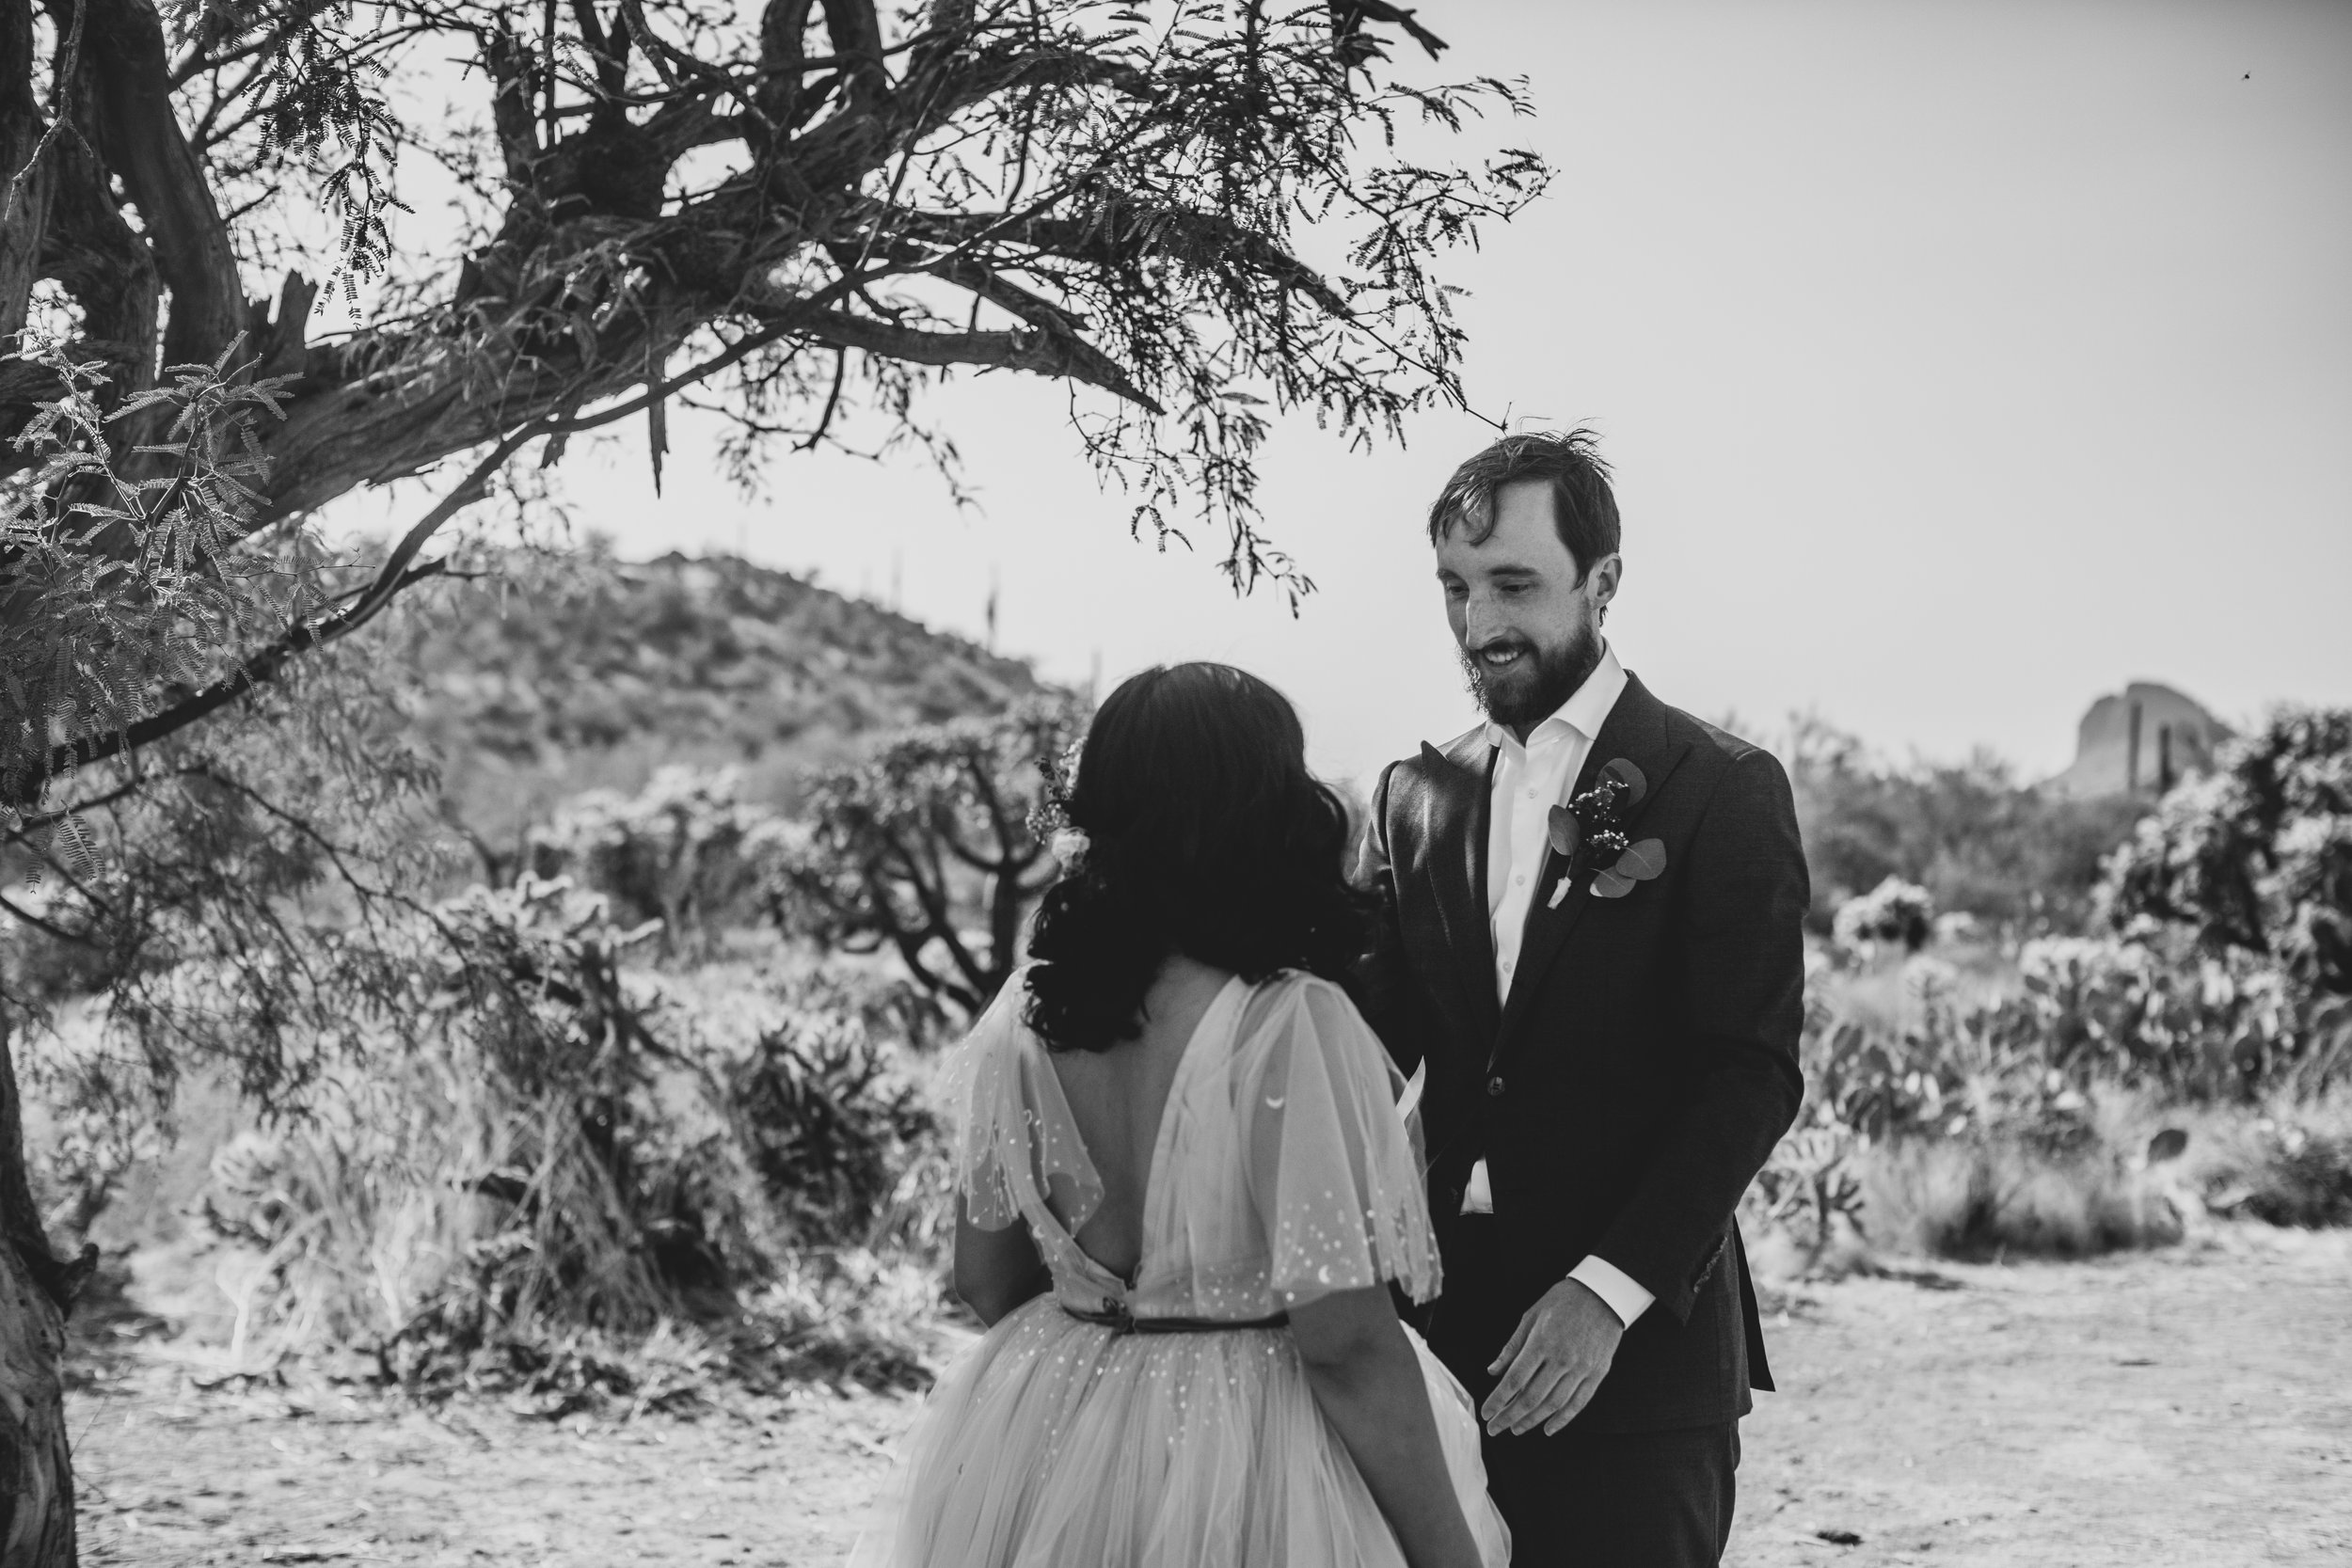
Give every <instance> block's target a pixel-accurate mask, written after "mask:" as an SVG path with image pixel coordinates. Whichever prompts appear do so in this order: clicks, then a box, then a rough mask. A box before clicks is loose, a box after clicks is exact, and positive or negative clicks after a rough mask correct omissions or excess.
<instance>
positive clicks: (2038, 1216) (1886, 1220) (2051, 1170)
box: [1856, 1130, 2181, 1261]
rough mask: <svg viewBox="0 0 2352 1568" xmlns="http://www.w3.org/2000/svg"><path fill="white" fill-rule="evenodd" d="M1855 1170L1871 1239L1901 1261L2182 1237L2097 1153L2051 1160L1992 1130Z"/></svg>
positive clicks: (2157, 1206)
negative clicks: (1912, 1256) (1910, 1255)
mask: <svg viewBox="0 0 2352 1568" xmlns="http://www.w3.org/2000/svg"><path fill="white" fill-rule="evenodd" d="M1856 1164H1857V1165H1858V1172H1857V1180H1858V1182H1859V1184H1860V1185H1861V1187H1862V1189H1863V1191H1864V1194H1865V1198H1866V1204H1865V1206H1866V1210H1867V1213H1868V1214H1869V1216H1870V1223H1871V1227H1872V1234H1873V1236H1874V1239H1876V1240H1877V1241H1879V1242H1882V1243H1885V1244H1888V1245H1890V1246H1894V1247H1897V1248H1899V1249H1901V1250H1905V1251H1913V1252H1920V1253H1925V1254H1928V1255H1929V1256H1931V1257H1938V1258H1956V1259H1964V1260H1972V1261H1981V1260H1983V1259H1992V1258H1998V1257H2002V1256H2004V1255H2010V1254H2017V1255H2027V1256H2039V1257H2049V1258H2088V1257H2093V1256H2096V1255H2098V1254H2100V1253H2104V1252H2113V1251H2117V1250H2119V1249H2122V1248H2126V1247H2137V1246H2148V1245H2158V1244H2163V1243H2170V1242H2175V1241H2178V1240H2180V1237H2181V1221H2180V1215H2179V1213H2178V1212H2177V1211H2175V1210H2174V1209H2173V1208H2171V1207H2170V1206H2169V1205H2166V1204H2162V1203H2157V1202H2152V1201H2151V1200H2150V1197H2149V1195H2148V1194H2147V1193H2145V1192H2144V1191H2143V1189H2142V1187H2141V1185H2140V1184H2139V1183H2138V1182H2137V1180H2135V1178H2134V1173H2133V1172H2132V1171H2131V1170H2129V1169H2128V1168H2127V1166H2126V1165H2125V1164H2124V1163H2123V1162H2122V1161H2121V1160H2118V1159H2116V1158H2113V1157H2111V1155H2110V1154H2109V1152H2108V1151H2107V1150H2106V1148H2103V1147H2098V1146H2092V1147H2088V1148H2076V1149H2074V1150H2071V1151H2067V1152H2061V1153H2053V1152H2052V1151H2050V1150H2048V1149H2044V1148H2035V1147H2034V1146H2033V1145H2032V1144H2031V1142H2030V1141H2028V1140H2026V1139H2021V1138H2014V1137H2009V1136H2005V1135H2003V1134H2002V1133H2001V1132H1999V1131H1997V1130H1996V1131H1995V1132H1994V1133H1993V1134H1992V1135H1990V1136H1979V1137H1974V1138H1953V1139H1926V1138H1914V1139H1906V1140H1902V1141H1899V1142H1896V1143H1892V1144H1887V1145H1883V1146H1881V1147H1879V1148H1874V1149H1872V1150H1871V1151H1870V1152H1869V1154H1868V1155H1867V1157H1866V1158H1864V1159H1862V1160H1860V1161H1858V1162H1857V1163H1856Z"/></svg>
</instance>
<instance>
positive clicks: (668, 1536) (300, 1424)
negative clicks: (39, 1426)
mask: <svg viewBox="0 0 2352 1568" xmlns="http://www.w3.org/2000/svg"><path fill="white" fill-rule="evenodd" d="M1772 1345H1773V1354H1774V1358H1775V1361H1776V1363H1777V1364H1778V1367H1779V1370H1780V1371H1781V1381H1782V1388H1783V1390H1784V1391H1783V1392H1782V1393H1781V1394H1779V1395H1778V1396H1776V1397H1772V1398H1769V1399H1766V1400H1764V1401H1762V1402H1761V1404H1760V1407H1759V1409H1758V1411H1757V1413H1756V1416H1755V1418H1752V1419H1751V1420H1750V1421H1749V1423H1748V1424H1747V1427H1746V1429H1745V1433H1744V1436H1745V1443H1746V1453H1747V1458H1746V1462H1745V1465H1744V1466H1743V1468H1742V1471H1741V1478H1740V1479H1741V1501H1740V1526H1739V1529H1738V1531H1737V1533H1736V1534H1735V1536H1734V1539H1733V1545H1732V1555H1731V1562H1732V1563H1733V1564H1735V1565H1736V1568H1787V1565H1792V1564H1807V1565H1811V1564H1820V1563H1829V1562H1837V1563H1846V1564H1854V1565H1862V1564H1877V1563H1897V1562H1920V1563H1934V1564H1951V1565H1962V1564H1984V1565H1992V1564H2004V1565H2006V1564H2024V1563H2048V1564H2064V1565H2069V1568H2074V1565H2080V1568H2097V1565H2102V1564H2131V1565H2132V1568H2151V1565H2156V1564H2173V1563H2178V1564H2195V1565H2197V1568H2227V1565H2230V1564H2237V1563H2249V1564H2252V1563H2313V1564H2317V1563H2331V1564H2341V1563H2344V1562H2347V1561H2352V1234H2346V1233H2341V1232H2340V1233H2334V1234H2327V1235H2303V1234H2297V1233H2282V1232H2270V1231H2264V1230H2258V1229H2246V1230H2237V1231H2233V1232H2230V1233H2227V1234H2225V1235H2224V1236H2223V1237H2221V1238H2220V1239H2219V1240H2217V1242H2214V1243H2209V1244H2208V1245H2206V1246H2204V1247H2201V1248H2197V1249H2182V1250H2176V1251H2174V1252H2171V1253H2168V1254H2162V1255H2153V1256H2139V1257H2133V1258H2126V1259H2113V1260H2108V1261H2105V1262H2097V1263H2084V1264H2046V1263H2045V1264H2029V1265H2022V1266H2015V1267H1999V1266H1984V1267H1960V1266H1950V1265H1946V1266H1940V1267H1939V1269H1938V1270H1937V1271H1936V1273H1935V1274H1934V1275H1928V1276H1924V1277H1920V1278H1914V1279H1890V1278H1869V1279H1854V1280H1848V1281H1844V1282H1841V1283H1838V1284H1836V1285H1829V1286H1821V1287H1816V1288H1812V1289H1810V1290H1808V1291H1803V1292H1800V1293H1798V1294H1797V1295H1795V1296H1794V1297H1792V1298H1791V1299H1790V1301H1789V1303H1788V1313H1787V1316H1786V1321H1784V1322H1782V1323H1778V1324H1777V1325H1776V1326H1775V1327H1774V1328H1773V1329H1772ZM80 1382H81V1384H82V1386H81V1387H80V1388H79V1389H78V1390H77V1392H76V1393H75V1394H74V1395H73V1397H72V1418H73V1422H74V1427H75V1430H76V1432H77V1433H78V1434H79V1438H78V1441H79V1449H78V1457H79V1465H80V1468H81V1474H82V1484H83V1488H84V1513H83V1541H84V1559H85V1561H87V1562H89V1563H91V1564H117V1563H122V1564H129V1563H137V1564H143V1565H154V1568H173V1565H179V1564H195V1563H238V1564H243V1563H292V1562H316V1563H346V1562H347V1563H354V1564H359V1563H398V1564H474V1563H484V1562H491V1563H515V1564H551V1563H563V1564H572V1563H579V1564H599V1565H600V1564H607V1563H611V1564H630V1563H660V1564H688V1563H692V1564H720V1563H732V1564H745V1565H751V1564H783V1563H795V1564H797V1563H814V1564H822V1563H832V1562H834V1561H837V1560H839V1558H840V1556H841V1554H842V1552H843V1550H844V1549H845V1548H846V1547H847V1545H848V1544H849V1542H850V1538H851V1536H852V1535H853V1534H854V1533H855V1530H856V1528H857V1519H858V1513H859V1511H860V1509H861V1508H862V1507H863V1506H864V1504H865V1501H866V1498H868V1497H870V1496H871V1494H872V1492H873V1490H874V1489H875V1487H876V1486H877V1485H878V1484H879V1482H880V1481H881V1480H882V1475H883V1472H884V1470H885V1468H886V1466H887V1464H888V1454H889V1449H890V1445H891V1443H892V1442H893V1440H894V1439H895V1437H896V1436H897V1434H898V1433H899V1432H900V1431H901V1430H902V1429H903V1427H904V1426H905V1423H906V1422H907V1420H908V1419H909V1418H911V1417H912V1415H913V1414H914V1402H912V1401H910V1400H907V1399H902V1398H891V1397H885V1396H877V1395H870V1394H857V1395H852V1396H849V1397H843V1396H840V1395H837V1394H834V1393H833V1392H830V1391H827V1390H822V1389H815V1390H810V1391H808V1392H806V1393H805V1394H803V1395H800V1396H797V1397H795V1398H794V1399H793V1400H791V1401H789V1402H783V1403H773V1404H768V1405H763V1406H758V1407H746V1408H745V1409H742V1410H739V1411H734V1412H731V1413H727V1414H709V1415H706V1416H704V1417H703V1418H699V1419H694V1420H683V1419H677V1418H667V1417H658V1418H644V1419H641V1420H637V1421H633V1422H624V1421H618V1420H613V1419H590V1418H583V1417H574V1418H571V1419H570V1420H569V1421H567V1422H565V1423H562V1424H550V1423H548V1422H547V1421H544V1420H534V1419H531V1418H525V1417H521V1416H517V1415H515V1414H513V1413H510V1412H509V1411H507V1410H505V1409H504V1408H502V1407H501V1406H499V1405H497V1404H495V1403H474V1404H468V1405H463V1406H456V1407H452V1408H446V1409H443V1410H440V1411H438V1412H431V1413H428V1412H425V1411H422V1410H419V1409H415V1408H409V1407H405V1406H402V1405H400V1404H396V1403H390V1402H384V1401H381V1400H379V1399H377V1398H375V1397H374V1396H373V1395H371V1394H368V1393H366V1392H364V1391H363V1390H360V1389H358V1388H356V1387H353V1386H341V1385H336V1384H333V1383H330V1382H327V1381H326V1380H324V1379H311V1380H295V1381H294V1382H293V1383H292V1384H291V1385H289V1386H276V1385H274V1384H272V1385H261V1386H252V1385H248V1384H246V1383H244V1382H242V1381H240V1380H230V1381H229V1382H227V1383H217V1384H214V1386H210V1387H205V1386H201V1385H202V1384H205V1383H211V1382H212V1378H211V1377H209V1376H206V1375H205V1374H203V1373H201V1372H200V1371H199V1370H198V1369H197V1366H196V1364H193V1363H190V1362H187V1361H183V1360H176V1359H174V1358H173V1357H172V1356H171V1355H170V1354H169V1353H168V1352H167V1351H165V1350H162V1349H158V1348H155V1347H153V1346H152V1345H151V1344H147V1343H141V1342H133V1341H126V1342H125V1344H124V1346H123V1348H121V1349H120V1350H119V1351H116V1352H114V1353H112V1354H99V1355H95V1356H92V1357H91V1358H89V1359H88V1360H87V1362H86V1363H85V1366H84V1369H83V1375H82V1377H81V1378H80Z"/></svg>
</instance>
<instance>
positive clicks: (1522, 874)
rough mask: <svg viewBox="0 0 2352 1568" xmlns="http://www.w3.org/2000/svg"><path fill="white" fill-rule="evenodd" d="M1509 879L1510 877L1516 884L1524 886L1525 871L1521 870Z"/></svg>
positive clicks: (1525, 880)
mask: <svg viewBox="0 0 2352 1568" xmlns="http://www.w3.org/2000/svg"><path fill="white" fill-rule="evenodd" d="M1512 880H1513V881H1515V882H1517V883H1518V884H1519V886H1521V887H1525V886H1526V885H1527V873H1526V872H1524V871H1522V872H1520V873H1519V874H1518V876H1516V877H1514V878H1512Z"/></svg>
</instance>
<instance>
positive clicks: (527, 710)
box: [385, 553, 1040, 845]
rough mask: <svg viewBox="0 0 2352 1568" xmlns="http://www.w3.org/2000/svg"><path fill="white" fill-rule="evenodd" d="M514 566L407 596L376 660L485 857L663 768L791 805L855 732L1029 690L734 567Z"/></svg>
mask: <svg viewBox="0 0 2352 1568" xmlns="http://www.w3.org/2000/svg"><path fill="white" fill-rule="evenodd" d="M514 566H515V570H514V571H513V572H512V573H511V574H508V575H506V576H505V577H504V579H503V580H502V581H501V580H498V579H493V580H489V581H485V582H478V583H461V584H454V585H452V586H451V587H450V588H448V589H446V590H444V591H443V592H441V593H438V594H431V595H425V594H420V595H418V597H417V602H416V603H415V604H414V605H413V606H406V607H404V608H403V610H402V611H401V612H400V619H399V620H398V621H397V622H396V623H395V624H394V625H393V626H391V627H390V628H389V638H388V644H387V646H386V650H385V651H386V653H387V655H388V656H389V657H393V658H397V659H400V660H402V661H404V663H405V666H406V667H407V668H408V669H409V670H410V671H412V672H413V673H414V677H415V682H416V697H415V708H416V724H417V727H418V731H419V733H420V734H421V736H422V737H423V738H424V739H425V740H426V741H427V743H428V744H430V745H431V746H432V748H433V749H434V750H435V752H437V754H438V755H439V756H440V758H441V760H442V766H443V768H444V776H445V779H446V781H447V789H448V794H449V797H450V799H451V800H452V802H453V805H454V807H455V809H456V812H457V815H458V817H459V819H460V820H461V821H462V822H463V823H464V824H465V826H467V827H468V828H469V829H470V830H472V831H473V832H475V833H478V834H480V835H481V836H482V837H483V838H484V839H485V840H486V841H488V842H490V843H493V844H501V845H502V844H507V843H511V842H512V841H513V839H514V837H515V835H516V832H518V831H519V830H520V829H522V828H523V827H526V826H528V825H529V824H530V823H532V822H533V821H536V820H540V819H543V818H544V817H545V816H546V815H547V814H548V810H549V809H550V808H552V806H553V805H554V804H555V803H557V802H558V801H560V800H564V799H567V798H569V797H571V796H573V795H577V794H579V793H580V791H582V790H585V789H590V788H596V787H611V788H616V789H622V790H634V789H636V788H638V787H640V786H641V785H643V784H644V782H645V780H646V779H647V778H648V777H649V776H650V775H651V773H652V771H653V769H654V768H656V767H659V766H660V765H661V764H664V763H698V764H704V765H708V766H720V765H733V766H736V767H738V768H740V769H741V771H742V775H743V780H744V794H745V795H746V796H747V797H748V798H751V799H754V800H763V801H767V802H770V803H772V804H776V805H779V806H787V807H788V806H789V805H791V804H792V802H793V800H794V798H795V796H796V795H797V793H798V789H799V781H800V779H801V778H802V777H803V774H804V773H805V772H806V771H807V770H808V769H809V768H812V767H821V766H823V765H825V764H827V763H831V762H834V761H836V760H838V759H840V758H842V757H844V756H846V755H848V754H850V752H851V751H852V750H853V749H854V746H855V743H856V741H857V739H858V737H860V736H866V735H868V734H870V733H873V732H875V731H879V730H886V729H891V728H896V727H898V726H901V725H906V724H914V723H928V722H934V721H942V720H946V719H952V718H956V717H959V716H961V715H966V714H980V713H993V712H996V711H999V710H1001V709H1002V708H1003V707H1005V706H1006V705H1008V704H1009V703H1010V702H1012V701H1014V700H1015V699H1017V698H1019V697H1021V696H1023V695H1025V694H1026V693H1029V692H1032V691H1036V690H1038V689H1040V682H1039V680H1038V678H1037V675H1036V673H1035V672H1034V671H1032V670H1031V669H1030V668H1029V666H1028V665H1027V664H1026V663H1025V662H1024V661H1022V660H1020V659H1016V658H1005V657H998V656H995V655H993V654H990V653H988V652H987V651H985V650H984V649H981V648H979V647H977V646H976V645H974V644H973V643H971V642H968V641H964V640H963V639H961V638H959V637H954V636H950V635H947V634H945V633H941V632H935V631H932V630H930V628H928V627H926V626H922V625H921V624H920V623H918V622H915V621H913V620H910V619H908V618H907V617H906V616H903V615H899V614H896V613H894V612H892V611H890V610H884V609H882V607H880V606H878V605H874V604H870V603H867V602H866V601H864V600H861V599H854V598H850V597H847V596H845V595H843V594H836V593H834V592H832V591H830V590H828V589H824V588H819V587H818V586H817V585H815V584H814V583H811V582H808V581H805V580H803V579H802V578H797V577H794V576H792V575H791V574H790V573H788V572H780V571H774V570H771V569H769V568H767V567H763V566H757V565H754V564H752V563H751V562H745V561H740V560H738V559H735V558H733V557H725V556H715V557H707V558H704V559H699V560H697V559H690V558H688V557H686V556H683V555H679V554H675V553H673V554H670V555H666V556H663V557H661V558H660V560H657V561H650V562H619V561H612V560H610V559H601V558H598V557H596V556H593V555H591V556H587V557H581V558H575V559H573V560H570V561H567V562H562V563H560V564H559V565H556V566H553V567H549V566H548V565H546V564H544V563H538V562H530V563H526V562H521V561H520V560H519V559H518V560H516V562H514Z"/></svg>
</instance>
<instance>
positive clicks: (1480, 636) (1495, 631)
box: [1462, 588, 1510, 653]
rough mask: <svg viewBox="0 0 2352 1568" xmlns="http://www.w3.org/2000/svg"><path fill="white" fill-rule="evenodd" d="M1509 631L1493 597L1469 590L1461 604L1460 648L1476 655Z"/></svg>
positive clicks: (1498, 605) (1475, 590)
mask: <svg viewBox="0 0 2352 1568" xmlns="http://www.w3.org/2000/svg"><path fill="white" fill-rule="evenodd" d="M1509 629H1510V626H1509V625H1508V623H1506V622H1505V621H1504V619H1503V616H1502V606H1501V605H1500V604H1499V603H1497V602H1496V599H1495V596H1494V595H1493V594H1483V593H1481V592H1479V591H1478V590H1477V589H1475V588H1473V589H1471V590H1470V594H1469V596H1468V597H1467V598H1466V599H1465V600H1464V601H1463V604H1462V646H1464V647H1465V648H1468V649H1470V651H1471V652H1472V653H1476V652H1477V651H1478V650H1479V649H1481V648H1483V647H1485V646H1486V644H1487V643H1489V642H1491V641H1494V640H1495V638H1496V637H1497V636H1498V635H1500V634H1501V633H1502V632H1505V631H1508V630H1509Z"/></svg>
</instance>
